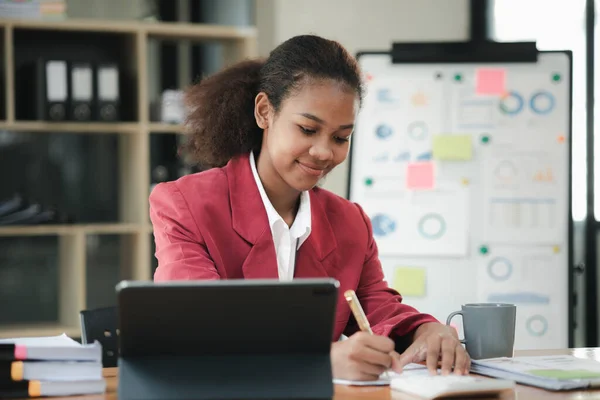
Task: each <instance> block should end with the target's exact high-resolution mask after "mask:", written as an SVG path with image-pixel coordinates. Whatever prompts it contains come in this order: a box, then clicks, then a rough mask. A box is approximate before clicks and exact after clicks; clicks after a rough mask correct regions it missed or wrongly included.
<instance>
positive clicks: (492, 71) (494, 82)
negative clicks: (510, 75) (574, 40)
mask: <svg viewBox="0 0 600 400" xmlns="http://www.w3.org/2000/svg"><path fill="white" fill-rule="evenodd" d="M475 84H476V89H475V91H476V92H477V94H494V95H503V94H504V93H506V71H505V70H504V69H501V68H481V69H478V70H477V73H476V79H475Z"/></svg>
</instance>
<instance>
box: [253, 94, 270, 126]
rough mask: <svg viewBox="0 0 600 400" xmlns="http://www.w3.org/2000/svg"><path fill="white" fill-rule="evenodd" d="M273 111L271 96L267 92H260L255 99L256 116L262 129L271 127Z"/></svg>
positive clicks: (257, 122)
mask: <svg viewBox="0 0 600 400" xmlns="http://www.w3.org/2000/svg"><path fill="white" fill-rule="evenodd" d="M270 112H271V103H270V102H269V97H268V96H267V94H266V93H265V92H260V93H259V94H257V95H256V98H255V99H254V118H255V119H256V124H257V125H258V126H259V127H260V128H261V129H267V128H268V127H269V114H270Z"/></svg>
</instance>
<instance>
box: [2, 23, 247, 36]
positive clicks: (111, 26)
mask: <svg viewBox="0 0 600 400" xmlns="http://www.w3.org/2000/svg"><path fill="white" fill-rule="evenodd" d="M0 26H11V27H14V28H18V29H31V30H36V29H38V30H39V29H41V30H57V31H58V30H61V31H80V32H107V33H142V34H148V35H150V36H153V37H156V38H160V39H179V40H181V39H188V40H202V39H213V40H236V39H238V40H239V39H242V40H243V39H253V38H255V37H256V29H255V28H254V27H235V26H223V25H214V24H191V23H177V22H171V23H169V22H160V23H158V22H156V23H154V22H141V21H127V23H123V22H119V21H105V20H96V19H93V20H87V19H68V20H64V21H32V20H31V21H30V20H15V19H12V20H11V19H5V20H2V21H1V22H0Z"/></svg>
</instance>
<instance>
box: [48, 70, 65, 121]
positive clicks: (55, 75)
mask: <svg viewBox="0 0 600 400" xmlns="http://www.w3.org/2000/svg"><path fill="white" fill-rule="evenodd" d="M45 70H46V106H47V109H46V118H47V119H49V120H51V121H64V120H65V119H66V116H67V102H68V92H67V87H68V86H67V85H68V79H67V62H66V61H64V60H50V61H47V62H46V64H45Z"/></svg>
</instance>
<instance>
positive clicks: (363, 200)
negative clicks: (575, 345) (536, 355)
mask: <svg viewBox="0 0 600 400" xmlns="http://www.w3.org/2000/svg"><path fill="white" fill-rule="evenodd" d="M358 60H359V63H360V66H361V68H362V71H363V74H364V76H365V81H366V93H365V97H364V101H363V105H362V108H361V110H360V112H359V114H358V116H357V121H356V128H355V132H354V134H353V137H352V145H351V154H350V182H349V199H350V200H351V201H355V202H357V203H359V204H360V205H361V206H362V207H363V208H364V209H365V212H366V213H367V215H368V216H369V217H370V219H371V222H372V225H373V233H374V236H375V241H376V243H377V245H378V248H379V256H380V259H381V262H382V265H383V270H384V274H385V277H386V280H387V281H388V283H389V284H390V286H392V287H394V288H395V289H397V290H398V291H399V292H400V293H401V294H402V296H403V298H404V302H405V303H407V304H410V305H412V306H415V307H416V308H417V309H418V310H419V311H421V312H425V313H430V314H432V315H434V316H435V317H436V318H438V319H439V320H440V321H442V322H445V321H446V317H447V316H448V314H450V313H451V312H452V311H456V310H459V309H460V306H461V305H462V304H465V303H473V302H507V303H513V304H516V305H517V328H516V329H517V331H516V339H515V348H516V349H541V348H544V349H548V348H565V347H568V338H569V321H570V319H569V312H570V311H569V308H568V305H569V300H568V296H569V293H570V289H569V283H570V279H569V273H570V250H569V246H570V240H571V238H570V229H569V227H570V215H571V211H570V204H571V203H570V147H571V145H570V143H571V117H570V116H571V54H570V53H569V52H540V54H539V57H538V61H537V62H535V63H507V64H498V63H493V64H492V63H490V64H475V63H448V64H437V63H436V64H432V63H423V64H414V63H406V64H393V63H392V62H391V56H390V55H389V54H385V53H373V54H368V53H367V54H361V55H359V57H358ZM454 322H455V324H456V328H457V329H458V330H459V333H460V334H462V324H461V321H460V317H458V318H456V319H455V320H454Z"/></svg>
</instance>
